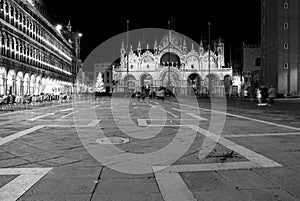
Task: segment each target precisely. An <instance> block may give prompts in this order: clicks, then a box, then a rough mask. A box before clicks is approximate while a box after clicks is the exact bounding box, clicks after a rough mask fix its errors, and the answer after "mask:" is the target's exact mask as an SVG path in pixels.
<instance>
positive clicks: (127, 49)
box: [126, 20, 129, 92]
mask: <svg viewBox="0 0 300 201" xmlns="http://www.w3.org/2000/svg"><path fill="white" fill-rule="evenodd" d="M126 52H127V79H128V74H129V20H127V44H126ZM127 92H129V80H128V81H127Z"/></svg>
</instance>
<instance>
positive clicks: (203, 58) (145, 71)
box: [113, 30, 232, 95]
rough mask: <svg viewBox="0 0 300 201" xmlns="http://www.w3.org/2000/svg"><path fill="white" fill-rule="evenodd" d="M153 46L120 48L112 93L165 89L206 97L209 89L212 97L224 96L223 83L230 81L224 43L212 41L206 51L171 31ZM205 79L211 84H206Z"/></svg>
mask: <svg viewBox="0 0 300 201" xmlns="http://www.w3.org/2000/svg"><path fill="white" fill-rule="evenodd" d="M151 43H152V46H151V47H150V46H149V45H147V46H146V47H144V48H142V47H141V43H140V42H139V43H138V44H134V45H135V47H137V48H136V51H133V48H132V45H131V48H130V50H129V52H126V49H125V47H124V43H122V45H121V58H120V65H119V66H114V67H113V78H114V81H115V83H116V85H115V90H114V91H115V92H131V91H134V90H136V89H137V88H140V87H142V86H145V87H150V88H152V89H153V90H156V89H158V88H159V87H168V88H170V90H172V91H173V93H175V94H182V95H189V94H192V92H196V93H197V94H206V93H207V92H208V87H209V86H211V87H212V89H211V92H212V93H213V94H220V95H223V94H224V93H225V87H224V83H229V82H224V80H230V79H231V78H232V69H231V68H226V67H225V58H224V51H225V48H224V43H223V42H222V41H221V39H220V40H217V41H215V43H214V44H215V45H214V48H212V49H211V50H210V52H209V51H208V49H207V47H204V45H203V43H202V42H201V43H200V45H197V46H198V47H197V49H196V48H195V45H194V44H192V43H191V44H187V43H186V40H185V39H184V38H182V37H181V36H179V35H177V34H175V32H173V31H171V30H170V31H169V33H168V34H167V35H166V36H164V37H163V38H162V39H161V40H160V41H159V42H157V40H153V41H152V42H151ZM208 78H210V80H211V84H210V85H209V83H208Z"/></svg>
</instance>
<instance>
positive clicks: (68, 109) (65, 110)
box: [60, 108, 73, 112]
mask: <svg viewBox="0 0 300 201" xmlns="http://www.w3.org/2000/svg"><path fill="white" fill-rule="evenodd" d="M70 110H73V108H67V109H64V110H60V112H67V111H70Z"/></svg>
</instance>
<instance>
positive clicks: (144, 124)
mask: <svg viewBox="0 0 300 201" xmlns="http://www.w3.org/2000/svg"><path fill="white" fill-rule="evenodd" d="M137 122H138V125H139V126H140V127H147V126H148V124H147V121H146V119H137Z"/></svg>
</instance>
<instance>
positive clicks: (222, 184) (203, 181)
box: [180, 172, 232, 191]
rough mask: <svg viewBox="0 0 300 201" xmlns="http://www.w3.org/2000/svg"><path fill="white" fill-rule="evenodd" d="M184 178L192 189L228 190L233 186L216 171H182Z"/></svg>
mask: <svg viewBox="0 0 300 201" xmlns="http://www.w3.org/2000/svg"><path fill="white" fill-rule="evenodd" d="M180 175H181V177H182V179H183V180H184V181H185V183H186V184H187V186H188V187H189V188H190V189H191V190H192V191H210V190H213V189H220V190H226V189H231V188H232V186H231V185H230V184H229V183H228V182H226V181H225V180H224V179H223V177H221V176H220V175H219V174H217V173H216V172H186V173H180Z"/></svg>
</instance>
